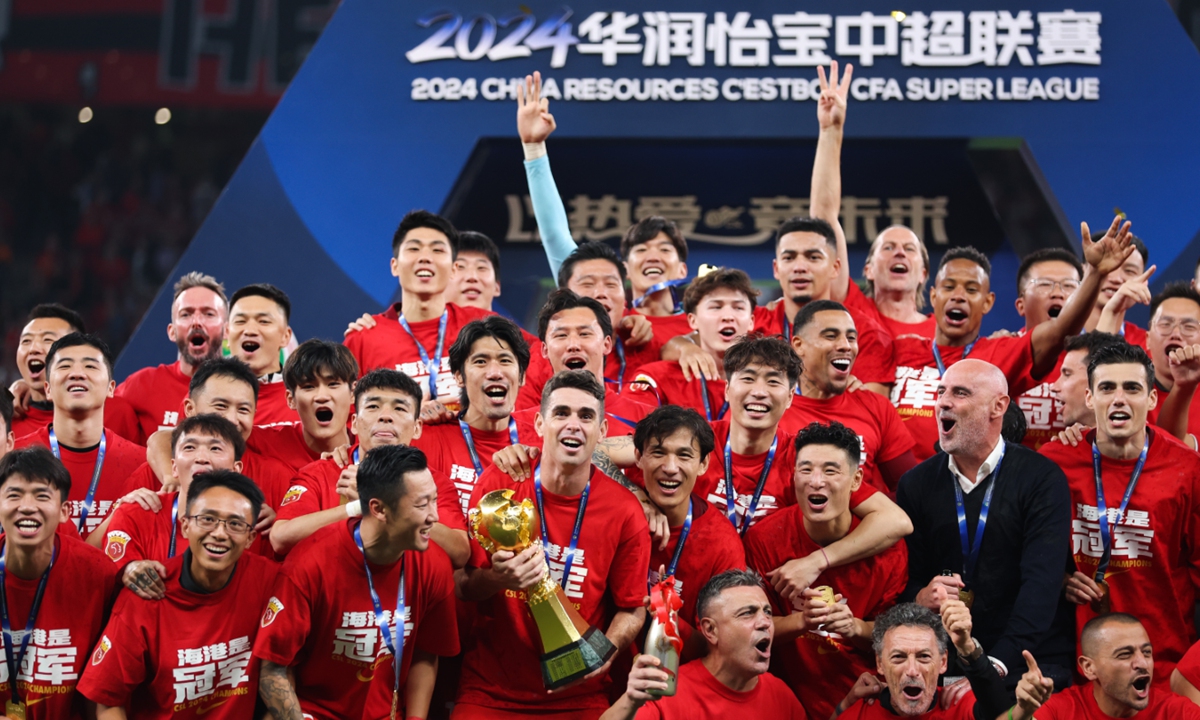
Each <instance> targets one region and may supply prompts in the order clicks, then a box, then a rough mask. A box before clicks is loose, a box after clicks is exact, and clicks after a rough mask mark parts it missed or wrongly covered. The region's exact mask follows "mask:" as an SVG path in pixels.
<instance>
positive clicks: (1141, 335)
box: [1121, 320, 1150, 352]
mask: <svg viewBox="0 0 1200 720" xmlns="http://www.w3.org/2000/svg"><path fill="white" fill-rule="evenodd" d="M1121 337H1123V338H1125V342H1127V343H1129V344H1130V345H1137V346H1138V347H1140V348H1141V349H1143V350H1145V351H1146V352H1150V348H1148V347H1146V330H1145V329H1144V328H1140V327H1138V326H1137V325H1134V324H1133V323H1131V322H1129V321H1128V320H1127V321H1125V324H1124V325H1122V326H1121Z"/></svg>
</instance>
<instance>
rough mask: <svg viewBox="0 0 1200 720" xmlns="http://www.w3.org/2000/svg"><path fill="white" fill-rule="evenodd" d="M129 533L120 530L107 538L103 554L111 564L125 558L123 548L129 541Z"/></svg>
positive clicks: (111, 533) (114, 531)
mask: <svg viewBox="0 0 1200 720" xmlns="http://www.w3.org/2000/svg"><path fill="white" fill-rule="evenodd" d="M130 539H131V538H130V537H129V533H123V532H121V531H120V530H113V531H112V532H110V533H109V534H108V536H107V539H106V541H105V544H104V554H105V555H108V559H109V560H112V561H113V562H118V561H120V559H121V558H123V557H125V546H126V545H128V544H129V541H130Z"/></svg>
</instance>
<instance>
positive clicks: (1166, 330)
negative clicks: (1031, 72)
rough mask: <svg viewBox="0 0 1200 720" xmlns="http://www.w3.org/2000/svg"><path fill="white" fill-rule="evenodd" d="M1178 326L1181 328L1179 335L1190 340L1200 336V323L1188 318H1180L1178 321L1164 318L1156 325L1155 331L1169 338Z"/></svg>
mask: <svg viewBox="0 0 1200 720" xmlns="http://www.w3.org/2000/svg"><path fill="white" fill-rule="evenodd" d="M1176 326H1178V327H1179V334H1180V335H1182V336H1183V337H1186V338H1190V337H1196V336H1197V335H1200V322H1197V321H1195V320H1188V319H1187V318H1180V319H1178V320H1170V319H1168V318H1163V319H1161V320H1159V321H1158V322H1156V323H1154V330H1155V331H1156V332H1157V333H1158V334H1159V335H1163V336H1167V335H1170V334H1171V331H1172V330H1174V329H1175V327H1176Z"/></svg>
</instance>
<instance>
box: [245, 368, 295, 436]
mask: <svg viewBox="0 0 1200 720" xmlns="http://www.w3.org/2000/svg"><path fill="white" fill-rule="evenodd" d="M288 425H296V426H299V425H300V414H299V413H298V412H296V411H295V410H293V409H291V408H290V407H288V403H287V387H286V386H284V384H283V375H282V374H280V373H272V375H271V379H270V380H263V379H262V378H260V379H259V381H258V404H257V405H255V406H254V426H255V427H257V428H269V427H277V426H285V427H286V426H288Z"/></svg>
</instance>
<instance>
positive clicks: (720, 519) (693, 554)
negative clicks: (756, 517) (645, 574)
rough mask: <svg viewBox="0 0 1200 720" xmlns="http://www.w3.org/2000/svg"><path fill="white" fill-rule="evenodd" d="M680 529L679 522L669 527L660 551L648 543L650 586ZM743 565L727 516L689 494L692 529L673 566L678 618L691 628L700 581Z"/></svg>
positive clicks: (742, 552)
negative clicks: (677, 562) (678, 600)
mask: <svg viewBox="0 0 1200 720" xmlns="http://www.w3.org/2000/svg"><path fill="white" fill-rule="evenodd" d="M682 532H683V526H682V525H680V526H679V527H673V528H671V539H670V540H668V541H667V547H666V549H664V550H659V549H658V543H657V542H651V543H650V576H649V584H650V585H656V584H658V582H659V581H660V580H661V579H662V578H660V577H659V575H658V568H659V566H662V565H667V566H670V564H671V558H672V557H673V556H674V555H675V548H676V547H677V546H678V545H679V537H680V535H681V534H682ZM745 567H746V551H745V550H744V549H743V548H742V539H741V538H739V537H738V534H737V531H736V530H734V529H733V525H732V524H730V522H729V519H728V518H726V517H725V516H724V515H722V514H721V513H720V512H719V511H717V510H716V508H714V507H713V506H712V505H710V504H708V502H706V501H705V500H704V499H703V498H701V497H697V496H694V495H693V496H692V529H691V530H690V531H689V532H688V537H687V541H685V542H684V544H683V553H681V554H680V556H679V565H678V566H677V567H676V568H675V592H677V593H679V598H680V599H681V600H683V607H682V608H681V609H680V610H679V617H681V618H682V619H683V620H684V621H685V622H686V623H687V624H688V625H691V626H692V627H693V628H694V627H695V626H696V596H697V595H699V594H700V589H701V588H703V587H704V584H705V583H707V582H708V581H709V580H710V579H712V577H713V576H714V575H720V574H721V573H723V572H725V571H726V570H733V569H738V570H742V569H745Z"/></svg>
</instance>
